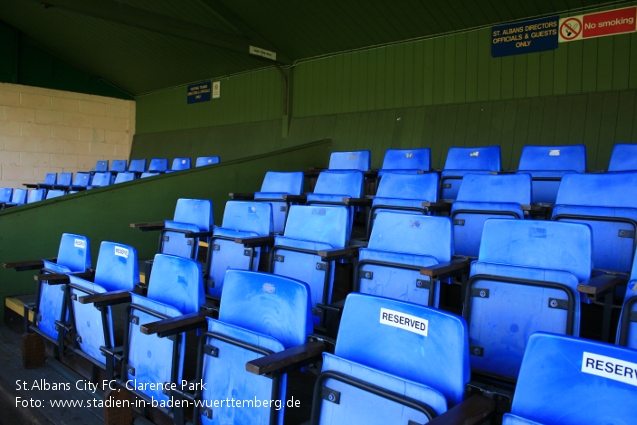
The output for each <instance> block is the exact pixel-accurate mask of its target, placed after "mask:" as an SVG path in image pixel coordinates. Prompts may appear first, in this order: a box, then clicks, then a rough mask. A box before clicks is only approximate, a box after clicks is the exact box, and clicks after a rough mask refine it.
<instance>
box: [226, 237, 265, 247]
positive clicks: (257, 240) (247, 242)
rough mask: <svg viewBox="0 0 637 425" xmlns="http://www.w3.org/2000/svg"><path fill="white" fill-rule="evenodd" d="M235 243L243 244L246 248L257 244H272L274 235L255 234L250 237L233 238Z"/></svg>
mask: <svg viewBox="0 0 637 425" xmlns="http://www.w3.org/2000/svg"><path fill="white" fill-rule="evenodd" d="M234 241H235V242H236V243H239V244H243V246H245V247H246V248H256V247H258V246H272V245H274V236H273V235H268V236H255V237H252V238H235V240H234Z"/></svg>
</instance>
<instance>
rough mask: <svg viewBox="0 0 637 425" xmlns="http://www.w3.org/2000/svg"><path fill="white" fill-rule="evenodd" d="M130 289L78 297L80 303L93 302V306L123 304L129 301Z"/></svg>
mask: <svg viewBox="0 0 637 425" xmlns="http://www.w3.org/2000/svg"><path fill="white" fill-rule="evenodd" d="M130 300H131V296H130V291H127V290H121V291H112V292H104V293H101V294H91V295H84V296H82V297H80V298H78V301H79V302H80V304H95V307H104V306H107V305H115V304H123V303H127V302H130Z"/></svg>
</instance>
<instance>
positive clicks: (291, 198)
mask: <svg viewBox="0 0 637 425" xmlns="http://www.w3.org/2000/svg"><path fill="white" fill-rule="evenodd" d="M283 199H284V200H286V201H287V202H300V203H303V202H305V201H307V195H305V194H302V195H288V194H284V195H283Z"/></svg>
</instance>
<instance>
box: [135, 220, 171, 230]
mask: <svg viewBox="0 0 637 425" xmlns="http://www.w3.org/2000/svg"><path fill="white" fill-rule="evenodd" d="M130 227H132V228H133V229H139V230H140V231H142V232H148V231H151V230H162V229H163V228H164V227H165V224H164V221H163V220H162V221H145V222H142V223H131V224H130Z"/></svg>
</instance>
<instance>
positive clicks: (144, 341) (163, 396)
mask: <svg viewBox="0 0 637 425" xmlns="http://www.w3.org/2000/svg"><path fill="white" fill-rule="evenodd" d="M205 299H206V297H205V295H204V291H203V282H202V271H201V265H200V264H199V263H197V262H196V261H193V260H189V259H187V258H180V257H175V256H172V255H164V254H157V255H155V259H154V266H153V274H152V275H151V276H150V282H149V285H148V293H147V295H146V296H143V295H140V294H136V293H131V304H130V307H129V310H128V314H127V318H126V319H127V323H128V324H127V326H126V327H125V328H124V351H123V358H122V370H121V375H120V376H121V385H123V386H124V385H126V384H125V382H126V381H130V382H129V384H128V385H127V388H128V389H130V388H131V387H133V389H132V392H133V393H134V394H136V395H138V396H140V397H142V398H144V399H146V400H148V401H149V400H150V399H151V398H153V399H154V400H156V401H157V402H158V403H166V402H167V401H168V400H169V398H170V391H168V392H166V393H165V392H164V391H163V389H164V388H163V387H164V384H166V383H174V384H176V386H177V388H179V387H180V385H181V380H182V377H183V367H184V353H185V345H186V344H185V332H179V333H177V334H175V335H174V336H173V337H171V338H158V335H155V334H147V333H145V332H144V328H143V326H144V325H146V326H147V325H148V324H151V323H154V322H157V321H161V320H163V319H167V318H175V317H180V316H184V315H191V314H197V313H199V312H200V309H201V307H202V306H204V304H205ZM150 384H153V385H150ZM158 387H160V388H158Z"/></svg>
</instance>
